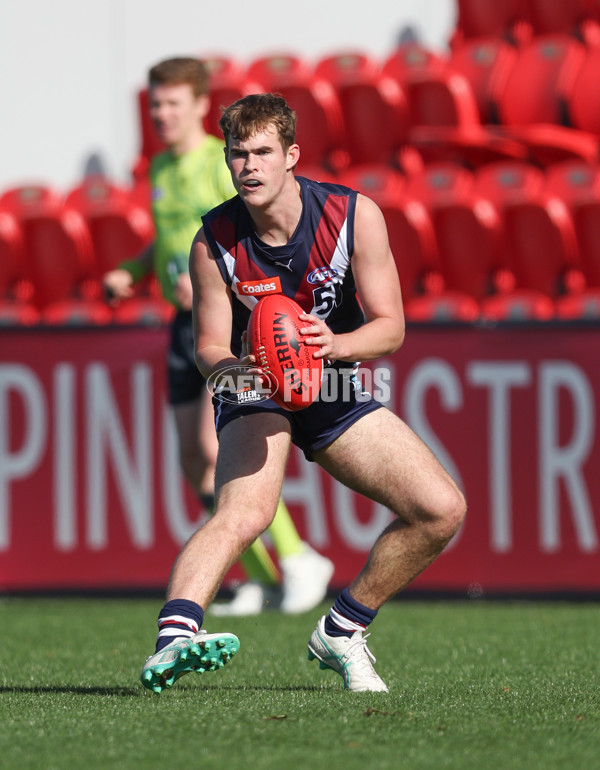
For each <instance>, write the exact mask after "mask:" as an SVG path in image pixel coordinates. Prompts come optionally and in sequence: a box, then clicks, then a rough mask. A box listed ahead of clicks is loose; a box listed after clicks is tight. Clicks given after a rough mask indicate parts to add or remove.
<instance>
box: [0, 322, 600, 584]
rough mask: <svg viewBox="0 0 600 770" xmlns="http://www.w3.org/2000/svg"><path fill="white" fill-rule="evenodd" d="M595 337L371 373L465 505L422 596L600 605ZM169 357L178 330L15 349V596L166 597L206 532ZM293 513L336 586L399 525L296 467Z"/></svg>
mask: <svg viewBox="0 0 600 770" xmlns="http://www.w3.org/2000/svg"><path fill="white" fill-rule="evenodd" d="M599 335H600V331H599V330H598V329H597V328H592V327H585V326H584V327H575V326H573V327H571V326H562V327H561V326H558V325H557V326H545V327H523V328H485V327H470V326H469V327H460V328H458V327H443V326H440V327H413V328H410V329H409V330H408V333H407V338H406V342H405V345H404V346H403V348H402V349H401V350H400V351H399V352H398V353H396V354H394V355H393V356H390V357H389V358H386V359H384V360H380V361H377V362H375V363H373V364H370V365H369V366H366V365H365V366H362V367H361V368H360V370H359V372H358V376H359V379H361V381H362V383H363V385H365V386H366V387H368V388H369V389H370V390H371V392H372V393H373V394H374V396H375V397H376V398H378V399H379V400H380V401H383V402H384V403H386V404H387V405H388V406H390V408H392V409H393V410H394V411H395V412H396V413H397V414H398V415H400V416H401V417H402V418H403V419H404V420H405V421H406V422H408V423H409V424H410V425H411V427H412V428H413V429H414V430H415V431H416V432H417V433H418V434H419V435H420V436H421V438H422V439H423V440H424V441H425V442H426V443H427V444H428V445H429V447H430V448H431V449H432V450H433V451H434V452H435V454H436V455H437V457H438V458H439V459H440V461H441V462H442V464H443V465H444V466H445V467H446V468H447V469H448V471H449V472H450V473H451V475H452V476H453V477H454V478H455V480H456V481H457V482H458V484H459V485H460V487H461V488H462V489H463V490H464V492H465V495H466V497H467V502H468V506H469V510H468V514H467V518H466V521H465V524H464V526H463V528H462V530H461V531H460V532H459V533H458V535H457V536H456V537H455V539H454V541H453V542H452V543H451V544H450V546H449V547H448V549H447V550H446V551H445V552H444V554H443V555H442V556H441V557H440V558H439V559H438V560H437V561H436V562H435V563H434V564H433V565H432V566H431V567H429V568H428V569H427V570H426V571H425V572H424V573H423V574H422V575H421V576H419V578H418V579H417V580H416V581H415V582H414V583H413V584H412V585H411V589H413V590H416V589H420V590H423V591H435V592H451V593H458V594H468V595H472V596H478V595H485V594H495V593H496V594H498V593H568V592H577V593H586V592H592V593H593V592H598V591H600V568H599V567H600V558H599V551H600V545H599V528H600V473H599V470H600V441H599V437H598V430H597V425H596V413H597V411H598V407H599V405H600V377H599V374H600V372H599V369H600V365H599V363H598V354H597V351H598V348H599V342H600V340H599ZM166 346H167V331H166V330H164V329H145V328H121V329H116V328H104V329H101V328H98V329H92V330H79V329H73V330H68V329H57V330H37V329H36V330H20V329H19V330H8V329H6V330H3V331H2V334H1V336H0V589H2V590H4V591H11V592H18V591H36V590H88V589H94V590H113V589H114V590H121V589H124V590H136V589H150V590H152V589H155V588H156V589H162V588H163V587H164V586H165V584H166V582H167V579H168V575H169V572H170V568H171V565H172V562H173V560H174V558H175V556H176V554H177V553H178V551H179V549H180V547H181V546H182V544H183V543H184V542H185V541H186V540H187V539H188V538H189V537H190V535H191V534H192V533H193V532H194V531H195V529H196V528H197V527H198V526H199V524H200V523H201V522H202V520H203V517H204V516H205V515H206V512H205V511H203V510H202V509H201V506H200V505H199V503H198V502H197V501H196V500H195V499H194V496H193V495H192V494H191V492H190V490H189V488H187V486H186V485H185V483H184V482H183V480H182V478H181V475H180V471H179V468H178V463H177V450H176V440H175V433H174V426H173V424H172V421H171V416H170V413H169V410H168V407H167V406H166V403H165V351H166ZM371 459H372V458H371ZM283 496H284V499H285V501H286V502H287V504H288V507H289V508H290V510H291V512H292V514H293V516H294V519H295V521H296V522H297V525H298V529H299V530H300V532H301V534H302V536H303V537H304V538H305V539H306V540H307V541H308V542H310V543H311V544H312V545H313V546H314V547H316V548H317V549H318V550H320V551H321V552H322V553H324V554H325V555H327V556H329V557H330V558H331V559H333V561H334V562H335V565H336V571H335V574H334V578H333V580H332V585H333V586H343V585H345V584H346V583H347V582H348V581H349V580H351V579H352V577H353V576H354V575H355V574H356V572H357V571H358V570H359V569H360V567H361V566H362V564H363V563H364V560H365V558H366V555H367V553H368V551H369V548H370V546H371V545H372V543H373V541H374V540H375V538H376V537H377V535H378V534H379V533H380V532H381V530H382V529H383V528H384V527H385V525H386V524H387V523H388V522H389V521H390V520H391V514H390V512H389V511H388V510H386V509H385V508H383V507H382V506H380V505H377V504H374V503H372V502H371V501H369V500H366V499H364V498H362V497H361V496H359V495H357V494H355V493H353V492H351V491H350V490H348V489H347V488H345V487H343V486H342V485H341V484H339V483H337V482H335V481H334V480H332V479H331V478H330V477H329V476H328V475H327V474H326V473H324V472H323V471H322V470H321V469H320V468H319V467H318V466H317V465H316V464H315V463H309V462H307V461H306V460H305V459H304V457H303V456H302V454H301V453H300V452H299V451H297V450H296V449H294V450H293V452H292V455H291V458H290V462H289V466H288V471H287V476H286V480H285V486H284V491H283ZM267 543H268V541H267ZM240 575H241V573H240V572H239V567H235V568H234V569H232V571H231V572H230V574H229V575H228V578H227V580H228V581H229V580H231V579H233V578H236V577H239V576H240Z"/></svg>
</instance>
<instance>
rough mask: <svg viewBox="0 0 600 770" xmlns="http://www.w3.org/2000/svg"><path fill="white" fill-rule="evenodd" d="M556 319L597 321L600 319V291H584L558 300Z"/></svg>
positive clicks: (566, 295)
mask: <svg viewBox="0 0 600 770" xmlns="http://www.w3.org/2000/svg"><path fill="white" fill-rule="evenodd" d="M556 317H557V318H560V319H561V320H563V321H595V322H597V321H598V319H600V290H598V289H584V290H583V291H581V292H577V293H576V294H565V295H564V296H562V297H559V298H558V299H557V300H556Z"/></svg>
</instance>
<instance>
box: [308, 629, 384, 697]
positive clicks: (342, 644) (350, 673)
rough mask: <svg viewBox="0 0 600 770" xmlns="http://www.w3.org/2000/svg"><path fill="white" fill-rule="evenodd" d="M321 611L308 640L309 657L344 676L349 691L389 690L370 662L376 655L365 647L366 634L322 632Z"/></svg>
mask: <svg viewBox="0 0 600 770" xmlns="http://www.w3.org/2000/svg"><path fill="white" fill-rule="evenodd" d="M326 617H327V616H326V615H323V617H322V618H321V620H319V622H318V623H317V627H316V628H315V630H314V631H313V632H312V634H311V637H310V639H309V641H308V659H309V660H314V659H315V658H317V660H319V666H320V668H323V669H325V668H331V669H333V670H334V671H337V673H338V674H339V675H340V676H341V677H342V679H343V680H344V688H345V689H346V690H350V691H351V692H388V688H387V687H386V685H385V682H384V681H383V680H382V679H381V678H380V677H379V675H378V674H377V672H376V671H375V669H374V668H373V663H375V656H374V655H373V653H372V652H371V651H370V650H369V648H368V647H367V637H368V636H370V634H365V635H364V636H363V635H362V633H361V632H360V631H355V632H354V633H353V634H352V636H351V637H347V636H329V635H328V634H327V633H326V632H325V618H326Z"/></svg>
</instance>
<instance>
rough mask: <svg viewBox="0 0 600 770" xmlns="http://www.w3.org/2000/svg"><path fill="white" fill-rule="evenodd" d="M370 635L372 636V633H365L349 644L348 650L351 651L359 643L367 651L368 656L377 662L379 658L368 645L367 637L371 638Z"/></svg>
mask: <svg viewBox="0 0 600 770" xmlns="http://www.w3.org/2000/svg"><path fill="white" fill-rule="evenodd" d="M369 636H371V634H365V635H364V636H363V637H361V638H360V639H357V640H356V641H355V642H353V643H352V644H350V645H349V646H348V652H350V650H351V649H353V648H354V647H356V646H357V645H360V646H361V647H362V648H363V652H366V654H367V657H369V658H370V659H371V661H372V662H373V663H376V662H377V659H376V658H375V656H374V655H373V653H372V652H371V650H370V649H369V648H368V647H367V639H368V638H369ZM346 654H347V653H346Z"/></svg>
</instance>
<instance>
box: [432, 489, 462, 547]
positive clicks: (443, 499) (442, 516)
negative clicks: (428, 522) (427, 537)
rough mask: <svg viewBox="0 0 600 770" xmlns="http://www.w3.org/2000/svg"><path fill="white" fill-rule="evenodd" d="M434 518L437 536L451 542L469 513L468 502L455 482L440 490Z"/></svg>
mask: <svg viewBox="0 0 600 770" xmlns="http://www.w3.org/2000/svg"><path fill="white" fill-rule="evenodd" d="M436 503H437V505H436V510H435V514H434V518H433V531H434V533H435V538H436V539H438V540H439V541H440V542H442V543H444V544H445V543H447V542H449V541H450V540H451V539H452V538H453V537H454V535H455V534H456V533H457V532H458V530H459V529H460V527H461V525H462V523H463V521H464V519H465V515H466V513H467V503H466V500H465V497H464V495H463V494H462V492H461V491H460V490H459V489H458V487H456V486H455V485H454V484H452V485H450V484H448V485H446V486H445V488H444V489H443V491H442V490H440V493H439V495H438V498H437V500H436Z"/></svg>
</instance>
